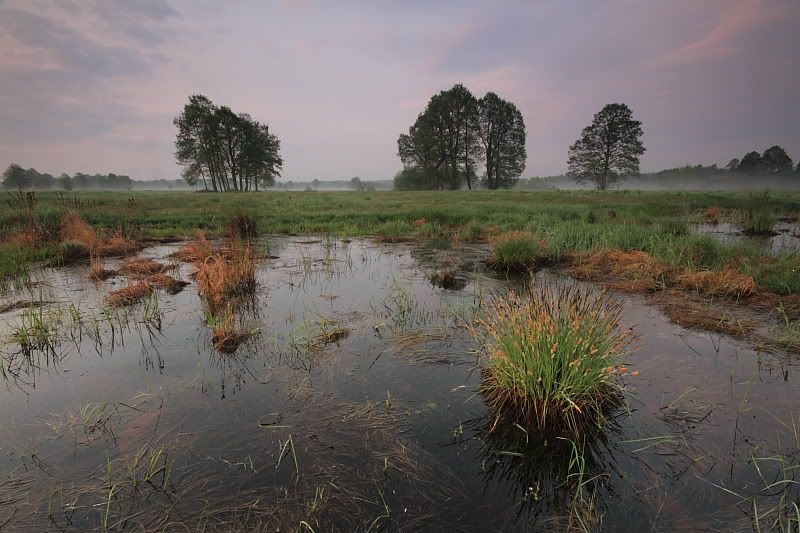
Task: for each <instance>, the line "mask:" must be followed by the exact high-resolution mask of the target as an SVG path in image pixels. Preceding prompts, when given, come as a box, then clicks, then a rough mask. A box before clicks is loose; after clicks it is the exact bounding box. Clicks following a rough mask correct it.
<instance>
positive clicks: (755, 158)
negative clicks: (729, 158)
mask: <svg viewBox="0 0 800 533" xmlns="http://www.w3.org/2000/svg"><path fill="white" fill-rule="evenodd" d="M738 170H739V172H744V173H746V174H758V173H760V172H763V160H762V159H761V154H759V153H758V152H756V151H752V152H748V153H747V154H745V156H744V157H743V158H742V161H741V163H739V168H738Z"/></svg>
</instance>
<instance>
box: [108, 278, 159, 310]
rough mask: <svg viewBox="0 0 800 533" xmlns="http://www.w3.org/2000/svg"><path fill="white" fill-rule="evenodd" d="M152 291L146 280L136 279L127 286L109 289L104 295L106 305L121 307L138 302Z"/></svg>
mask: <svg viewBox="0 0 800 533" xmlns="http://www.w3.org/2000/svg"><path fill="white" fill-rule="evenodd" d="M152 292H153V287H152V285H150V283H148V282H146V281H137V282H135V283H131V284H130V285H128V286H127V287H123V288H121V289H117V290H115V291H111V292H110V293H109V294H108V296H106V305H109V306H111V307H122V306H125V305H133V304H136V303H139V302H140V301H142V300H143V299H144V298H146V297H147V296H149V295H150V294H151V293H152Z"/></svg>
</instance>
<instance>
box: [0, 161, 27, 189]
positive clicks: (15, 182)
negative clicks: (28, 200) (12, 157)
mask: <svg viewBox="0 0 800 533" xmlns="http://www.w3.org/2000/svg"><path fill="white" fill-rule="evenodd" d="M32 185H33V180H32V179H31V175H30V173H29V172H28V171H27V170H25V169H24V168H22V167H21V166H19V165H18V164H16V163H11V164H10V165H8V168H6V170H5V172H3V187H4V188H6V189H29V188H30V187H31V186H32Z"/></svg>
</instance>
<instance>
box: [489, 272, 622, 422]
mask: <svg viewBox="0 0 800 533" xmlns="http://www.w3.org/2000/svg"><path fill="white" fill-rule="evenodd" d="M528 292H529V294H528V298H520V297H519V296H517V295H515V294H510V295H509V296H507V297H505V298H500V299H497V300H494V301H493V302H491V303H490V304H489V305H488V309H487V312H486V315H485V316H484V317H483V318H479V319H478V325H479V328H478V330H477V331H478V335H479V337H480V338H481V340H482V344H483V345H484V347H485V350H486V352H487V354H488V362H487V364H486V368H485V371H484V374H483V379H482V381H481V392H482V393H483V395H484V398H485V399H486V402H487V405H488V407H489V408H490V410H491V411H492V412H494V413H495V415H496V417H497V419H498V420H501V421H503V422H505V423H508V424H519V425H521V426H524V427H530V428H534V429H536V430H539V431H547V432H550V431H552V432H554V433H556V434H566V435H576V434H579V433H581V431H582V430H583V429H584V428H586V427H589V426H591V427H597V426H601V425H602V422H603V418H604V415H605V413H606V411H607V408H608V407H609V406H610V405H613V404H615V403H617V402H618V401H619V399H620V393H621V388H620V387H619V385H618V383H617V381H616V373H618V372H624V371H625V370H624V368H623V367H621V366H620V365H621V359H622V358H623V357H624V355H625V354H626V353H627V349H628V346H629V344H630V341H631V339H632V333H631V332H630V331H622V330H621V328H620V327H619V319H620V312H621V303H620V302H615V301H612V300H610V299H608V297H607V296H606V295H605V294H604V293H601V294H598V295H593V294H592V293H591V292H590V291H589V289H585V288H580V287H578V286H577V285H571V286H551V285H543V286H541V287H533V286H531V287H530V288H529V291H528Z"/></svg>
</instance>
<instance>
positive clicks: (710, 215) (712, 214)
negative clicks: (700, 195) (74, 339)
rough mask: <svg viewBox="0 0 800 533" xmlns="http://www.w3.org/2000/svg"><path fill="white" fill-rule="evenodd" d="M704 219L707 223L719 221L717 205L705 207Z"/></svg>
mask: <svg viewBox="0 0 800 533" xmlns="http://www.w3.org/2000/svg"><path fill="white" fill-rule="evenodd" d="M706 221H707V222H708V223H709V224H718V223H719V207H709V208H708V209H706Z"/></svg>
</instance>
